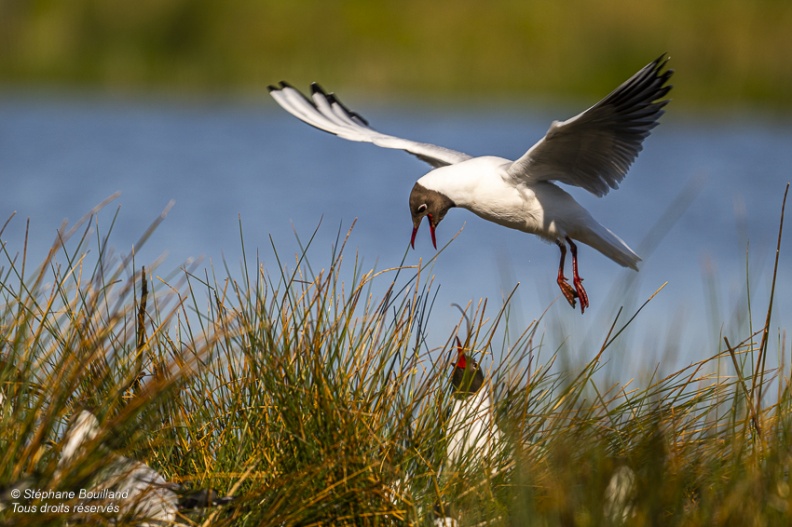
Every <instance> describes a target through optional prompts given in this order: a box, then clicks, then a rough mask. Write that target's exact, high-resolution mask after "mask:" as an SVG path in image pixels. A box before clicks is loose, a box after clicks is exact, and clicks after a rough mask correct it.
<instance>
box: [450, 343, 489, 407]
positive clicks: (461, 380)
mask: <svg viewBox="0 0 792 527" xmlns="http://www.w3.org/2000/svg"><path fill="white" fill-rule="evenodd" d="M456 343H457V361H456V363H455V364H454V372H453V373H452V374H451V384H453V385H454V396H455V397H460V398H461V397H468V396H470V395H473V394H475V393H476V392H478V391H479V390H480V389H481V386H482V385H483V384H484V374H483V373H482V372H481V367H480V366H479V364H478V363H477V362H476V361H474V360H473V359H471V358H470V357H468V356H467V355H466V354H465V350H464V349H462V343H461V342H460V341H459V337H456Z"/></svg>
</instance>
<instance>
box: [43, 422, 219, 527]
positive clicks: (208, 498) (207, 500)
mask: <svg viewBox="0 0 792 527" xmlns="http://www.w3.org/2000/svg"><path fill="white" fill-rule="evenodd" d="M101 430H102V428H101V426H100V424H99V420H98V419H97V418H96V416H95V415H94V414H92V413H91V412H89V411H87V410H81V411H80V412H78V413H77V415H76V416H75V417H74V418H73V419H72V422H71V424H70V426H69V429H68V431H67V432H66V435H65V436H64V442H63V448H62V449H61V456H60V459H59V460H58V466H57V469H56V471H55V477H56V478H59V477H61V475H62V474H64V473H66V472H67V471H69V470H71V469H76V468H79V462H80V461H81V460H83V459H84V458H85V456H86V454H87V452H86V448H87V447H88V446H89V445H90V444H91V443H92V442H93V441H94V440H95V439H96V437H97V436H98V435H99V433H100V432H101ZM94 446H96V447H97V448H101V446H100V445H94ZM105 460H106V461H105V463H104V464H103V466H102V467H101V469H100V470H99V471H98V472H97V473H96V474H94V477H93V482H92V484H93V487H92V488H91V489H89V491H87V494H88V493H90V494H91V495H90V496H89V497H94V498H96V499H104V498H107V497H108V493H109V492H112V493H113V494H112V496H110V497H111V498H115V499H113V500H112V501H113V502H114V503H115V504H116V505H117V507H118V509H117V512H118V513H119V515H120V516H122V517H126V518H128V519H134V520H135V521H136V522H139V523H138V525H140V526H141V527H142V526H148V525H152V526H153V525H163V524H167V525H181V524H178V523H176V520H177V518H178V513H179V511H186V510H191V509H197V508H203V507H209V506H212V505H223V504H226V503H229V502H230V501H232V500H233V498H231V497H219V496H218V495H217V493H216V492H215V491H213V490H206V489H204V490H199V491H194V492H186V491H185V490H184V489H182V488H181V486H180V485H179V484H176V483H172V482H169V481H167V480H166V479H165V478H164V477H163V476H162V475H161V474H160V473H159V472H157V471H156V470H154V469H152V468H151V467H149V466H148V465H146V464H145V463H142V462H140V461H137V460H133V459H130V458H128V457H125V456H122V455H120V454H117V453H115V452H111V451H106V452H105ZM87 494H86V495H87Z"/></svg>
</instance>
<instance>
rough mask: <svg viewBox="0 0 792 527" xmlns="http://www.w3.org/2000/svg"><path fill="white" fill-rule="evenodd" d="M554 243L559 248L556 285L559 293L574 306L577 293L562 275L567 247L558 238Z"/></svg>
mask: <svg viewBox="0 0 792 527" xmlns="http://www.w3.org/2000/svg"><path fill="white" fill-rule="evenodd" d="M556 244H558V248H559V249H561V262H560V263H559V264H558V280H557V282H558V287H560V288H561V293H563V295H564V298H566V299H567V302H569V305H570V306H572V307H573V308H574V307H575V297H576V296H577V293H576V292H575V290H574V289H572V286H571V285H569V282H567V279H566V277H565V276H564V260H565V259H566V252H567V248H566V245H564V242H562V241H560V240H556Z"/></svg>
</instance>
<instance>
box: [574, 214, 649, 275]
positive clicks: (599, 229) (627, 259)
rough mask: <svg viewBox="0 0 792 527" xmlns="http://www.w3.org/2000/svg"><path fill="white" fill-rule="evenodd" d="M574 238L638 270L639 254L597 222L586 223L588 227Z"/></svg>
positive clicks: (621, 263) (618, 262)
mask: <svg viewBox="0 0 792 527" xmlns="http://www.w3.org/2000/svg"><path fill="white" fill-rule="evenodd" d="M575 238H576V239H577V240H579V241H581V242H583V243H585V244H586V245H589V246H591V247H594V248H595V249H597V250H598V251H599V252H601V253H602V254H604V255H605V256H607V257H608V258H610V259H611V260H613V261H614V262H616V263H617V264H619V265H621V266H623V267H629V268H630V269H633V270H635V271H637V270H638V262H640V261H641V258H640V256H638V255H637V254H635V252H633V250H632V249H630V248H629V247H628V246H627V244H626V243H624V240H622V239H621V238H619V237H618V236H616V235H615V234H613V233H612V232H611V231H609V230H608V229H606V228H605V227H603V226H602V225H600V224H598V223H592V224H590V225H588V228H587V229H586V230H585V231H583V232H581V233H578V236H575Z"/></svg>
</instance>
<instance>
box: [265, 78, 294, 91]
mask: <svg viewBox="0 0 792 527" xmlns="http://www.w3.org/2000/svg"><path fill="white" fill-rule="evenodd" d="M285 88H291V89H292V90H293V89H294V86H292V85H291V84H289V83H288V82H286V81H280V82H279V83H278V85H277V86H275V85H274V84H270V85H269V86H267V90H268V91H269V92H270V93H272V92H274V91H281V90H283V89H285Z"/></svg>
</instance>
